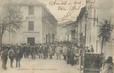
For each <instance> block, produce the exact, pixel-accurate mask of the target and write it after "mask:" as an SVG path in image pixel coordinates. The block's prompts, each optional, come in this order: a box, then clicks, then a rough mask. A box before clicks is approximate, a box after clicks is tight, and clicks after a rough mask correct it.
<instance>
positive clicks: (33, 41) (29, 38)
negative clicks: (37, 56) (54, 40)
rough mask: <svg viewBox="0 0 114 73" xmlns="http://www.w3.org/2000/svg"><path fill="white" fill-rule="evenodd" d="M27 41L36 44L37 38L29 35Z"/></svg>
mask: <svg viewBox="0 0 114 73" xmlns="http://www.w3.org/2000/svg"><path fill="white" fill-rule="evenodd" d="M27 43H28V44H30V45H34V44H35V38H34V37H28V38H27Z"/></svg>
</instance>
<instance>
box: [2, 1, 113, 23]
mask: <svg viewBox="0 0 114 73" xmlns="http://www.w3.org/2000/svg"><path fill="white" fill-rule="evenodd" d="M0 1H5V0H0ZM13 1H21V0H13ZM26 1H29V0H26ZM30 1H39V2H42V3H44V4H45V5H46V6H47V8H48V9H49V11H50V12H51V13H52V14H53V16H54V17H55V18H56V19H57V21H58V23H63V22H68V21H76V19H77V16H78V15H79V13H80V10H81V8H82V7H84V6H85V1H86V0H30ZM90 1H92V0H90ZM95 1H99V3H100V2H102V5H101V6H106V7H108V6H109V7H110V5H113V4H110V3H111V1H112V3H114V0H110V1H109V0H95ZM54 3H55V4H54ZM58 3H59V4H58ZM61 3H63V4H61ZM61 8H62V9H61ZM113 8H114V7H113ZM110 11H111V14H110V13H109V12H108V10H107V11H106V10H104V11H102V12H103V13H105V16H106V15H111V16H113V17H114V14H113V13H114V9H110ZM103 13H101V14H103ZM102 16H103V15H102Z"/></svg>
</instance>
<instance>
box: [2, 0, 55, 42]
mask: <svg viewBox="0 0 114 73" xmlns="http://www.w3.org/2000/svg"><path fill="white" fill-rule="evenodd" d="M12 4H14V5H15V6H20V7H21V12H22V15H23V19H24V22H23V23H22V27H21V28H20V29H19V30H16V32H15V33H12V32H5V34H4V36H3V43H5V44H9V43H10V44H16V43H18V44H20V43H28V44H38V43H45V42H50V43H52V42H54V41H55V37H56V32H57V20H56V19H55V17H54V16H53V15H52V14H51V12H50V11H49V10H48V9H47V8H46V5H44V4H43V3H41V2H38V1H35V0H23V1H20V2H13V1H12Z"/></svg>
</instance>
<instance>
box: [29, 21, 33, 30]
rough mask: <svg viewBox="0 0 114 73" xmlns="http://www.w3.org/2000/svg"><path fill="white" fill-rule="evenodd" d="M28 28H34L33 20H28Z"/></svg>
mask: <svg viewBox="0 0 114 73" xmlns="http://www.w3.org/2000/svg"><path fill="white" fill-rule="evenodd" d="M28 30H34V22H33V21H29V22H28Z"/></svg>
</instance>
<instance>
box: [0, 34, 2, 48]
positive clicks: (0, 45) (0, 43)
mask: <svg viewBox="0 0 114 73" xmlns="http://www.w3.org/2000/svg"><path fill="white" fill-rule="evenodd" d="M1 47H2V34H1V33H0V49H1Z"/></svg>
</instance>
